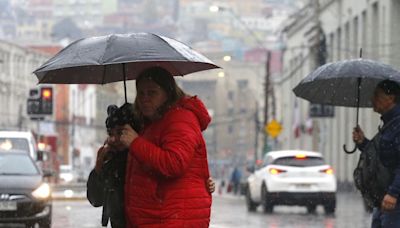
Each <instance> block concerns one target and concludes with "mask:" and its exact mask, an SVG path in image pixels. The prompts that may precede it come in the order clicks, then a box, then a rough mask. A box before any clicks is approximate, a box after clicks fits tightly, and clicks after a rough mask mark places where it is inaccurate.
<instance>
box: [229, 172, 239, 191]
mask: <svg viewBox="0 0 400 228" xmlns="http://www.w3.org/2000/svg"><path fill="white" fill-rule="evenodd" d="M241 179H242V172H241V171H240V169H239V168H238V167H237V166H236V167H235V168H234V169H233V171H232V174H231V179H230V182H229V184H230V185H231V187H230V188H231V190H232V192H233V194H235V195H236V194H237V193H238V192H239V190H240V180H241Z"/></svg>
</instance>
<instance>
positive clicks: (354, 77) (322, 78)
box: [293, 58, 400, 153]
mask: <svg viewBox="0 0 400 228" xmlns="http://www.w3.org/2000/svg"><path fill="white" fill-rule="evenodd" d="M383 80H392V81H395V82H397V83H399V84H400V72H399V71H397V70H395V69H394V68H393V67H391V66H390V65H387V64H384V63H381V62H377V61H373V60H369V59H361V58H360V59H351V60H343V61H338V62H333V63H327V64H325V65H322V66H320V67H319V68H317V69H316V70H315V71H313V72H311V73H310V74H309V75H307V77H305V78H304V79H303V80H302V81H301V82H300V83H299V84H298V85H297V86H296V87H295V88H294V89H293V92H294V93H295V94H296V96H298V97H301V98H303V99H306V100H308V101H310V102H311V103H315V104H325V105H333V106H345V107H356V108H357V120H356V126H357V125H358V115H359V108H360V107H372V103H371V97H372V96H373V93H374V90H375V87H376V86H377V84H378V83H379V82H381V81H383ZM343 149H344V151H345V152H346V153H353V152H354V151H356V148H354V149H353V150H351V151H348V150H347V149H346V146H345V145H343Z"/></svg>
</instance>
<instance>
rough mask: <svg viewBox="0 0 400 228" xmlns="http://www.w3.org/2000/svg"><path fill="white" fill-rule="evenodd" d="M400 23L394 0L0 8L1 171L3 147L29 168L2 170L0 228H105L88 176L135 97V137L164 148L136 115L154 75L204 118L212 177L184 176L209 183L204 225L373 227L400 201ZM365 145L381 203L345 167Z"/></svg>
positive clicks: (355, 163)
mask: <svg viewBox="0 0 400 228" xmlns="http://www.w3.org/2000/svg"><path fill="white" fill-rule="evenodd" d="M399 20H400V3H399V2H398V1H395V0H391V1H384V0H370V1H359V0H347V1H341V0H279V1H278V0H248V1H243V0H218V1H211V0H130V1H128V0H90V1H89V0H88V1H82V0H70V1H62V0H40V1H38V0H0V82H1V83H0V104H1V105H2V108H1V109H0V114H1V117H2V118H0V171H2V170H1V169H2V168H3V165H2V164H8V163H9V164H12V162H11V161H10V162H7V160H6V158H7V155H9V154H12V153H15V154H25V155H26V156H27V157H28V158H29V159H31V160H32V164H33V165H34V166H35V167H37V170H38V171H37V173H35V175H33V176H34V177H25V176H26V173H25V176H24V175H22V174H24V173H23V172H22V173H14V174H15V175H14V174H13V175H12V176H11V177H10V176H9V174H7V172H10V171H7V172H6V171H5V172H4V173H0V180H1V181H0V182H1V183H3V184H0V215H1V216H0V227H56V228H57V227H66V228H68V227H71V228H72V227H100V226H101V223H102V213H103V210H102V207H94V206H92V205H91V202H89V200H88V198H87V190H88V188H87V183H88V179H89V176H90V174H91V173H92V172H93V171H95V167H96V164H97V159H98V152H99V148H101V147H102V146H104V145H105V144H107V142H108V141H106V139H108V137H110V131H109V130H110V129H107V126H106V119H107V117H109V113H108V112H107V109H108V107H109V106H110V105H116V106H117V107H121V106H122V105H124V104H125V103H134V102H136V103H135V108H136V109H135V111H137V112H135V117H138V116H136V115H139V114H140V115H142V116H140V115H139V117H140V118H142V119H141V121H142V122H141V124H142V125H143V126H142V128H141V130H142V131H141V132H138V136H139V137H149V138H150V141H151V140H154V141H157V143H159V144H160V145H157V146H159V147H160V148H161V149H163V146H165V144H164V143H165V142H164V141H163V139H162V137H160V138H157V137H158V136H157V137H156V136H151V137H150V136H148V135H146V134H145V133H144V132H145V131H144V129H145V128H146V129H147V127H148V126H149V122H146V121H147V120H146V121H144V118H145V117H143V113H139V111H138V110H139V108H138V107H139V105H138V103H137V102H139V101H137V97H138V94H139V92H140V90H139V92H137V91H136V79H137V78H138V77H139V75H140V74H141V73H142V72H143V71H145V70H146V69H148V68H149V67H161V68H163V69H165V70H167V71H168V72H169V73H170V74H171V75H172V76H173V79H175V81H176V83H177V86H179V88H182V90H183V91H184V92H185V94H186V95H188V96H194V97H196V98H198V99H199V100H201V101H202V102H203V103H204V106H205V109H206V111H207V113H208V115H209V116H210V118H211V122H210V123H209V125H208V126H207V128H206V129H205V130H204V131H202V134H200V133H199V134H198V135H201V136H202V139H204V146H205V148H206V151H205V152H206V159H204V161H206V163H205V164H204V165H203V164H202V165H201V167H202V168H204V169H205V170H206V171H207V172H206V173H207V174H206V175H202V174H201V175H200V174H198V173H196V175H194V176H195V177H196V178H197V177H200V176H201V178H202V179H204V183H206V182H207V181H208V177H210V178H212V180H213V184H214V187H215V189H214V190H212V193H211V194H210V195H211V198H212V203H211V206H210V207H209V208H208V209H210V211H211V213H210V215H209V216H208V215H207V216H206V217H207V219H209V222H208V227H214V228H225V227H238V228H239V227H271V228H280V227H318V228H319V227H324V228H333V227H360V228H364V227H371V223H372V218H373V213H375V215H378V214H379V213H382V214H385V210H390V208H389V207H393V208H395V209H398V208H400V201H398V200H397V197H398V196H400V192H397V190H396V189H400V181H398V180H400V176H398V175H399V174H397V173H395V172H394V171H393V170H398V168H400V161H397V159H399V157H400V156H397V155H396V153H400V151H398V150H399V148H400V125H398V124H397V122H399V124H400V121H398V120H397V115H400V106H399V105H398V104H397V103H398V102H399V101H400V99H398V98H397V96H400V90H399V93H397V89H398V85H397V84H399V85H400V60H399V58H398V57H399V56H400V53H397V52H399V51H398V50H399V48H398V47H400V39H399V38H398V37H399V35H400V27H399V26H395V25H397V24H398V21H399ZM387 80H388V81H389V84H387V83H386V81H387ZM384 82H385V83H384ZM391 82H393V83H394V84H390V83H391ZM160 88H161V87H160ZM399 88H400V87H399ZM176 104H178V103H176ZM176 104H175V103H174V104H172V105H169V106H168V108H171V107H175V106H173V105H176ZM398 109H399V112H397V110H398ZM161 110H162V109H161V108H160V107H158V108H157V111H159V112H160V113H161ZM138 113H139V114H138ZM139 117H138V118H139ZM132 118H134V117H132ZM187 118H189V117H187ZM185 120H186V117H185ZM177 121H178V120H177ZM179 121H181V120H179ZM182 121H183V120H182ZM199 123H200V124H201V121H199ZM194 125H195V126H197V125H198V123H195V124H193V126H191V127H192V128H195V127H194ZM135 132H136V131H135ZM121 135H122V133H121ZM185 136H186V135H185ZM182 138H183V137H182ZM358 139H359V140H358ZM148 140H149V139H148ZM200 141H201V142H203V141H202V140H200ZM152 143H153V142H152ZM176 145H177V146H176V149H177V150H178V151H184V150H185V149H186V146H187V145H186V144H184V145H183V144H182V145H181V144H179V143H177V144H176ZM374 145H378V146H376V147H374ZM373 147H374V148H373ZM196 149H198V148H197V147H196ZM165 151H166V152H171V151H169V150H165ZM376 151H378V152H376ZM21 152H22V153H21ZM364 152H365V153H364ZM374 152H376V153H377V154H372V155H373V157H377V158H379V159H376V160H374V164H375V165H376V164H377V163H378V165H381V163H382V166H383V167H384V169H385V170H386V169H387V170H389V171H390V175H391V176H390V177H391V178H390V183H389V184H387V183H384V184H383V185H385V186H384V187H382V188H383V189H384V190H382V191H380V192H379V194H378V196H372V198H374V197H375V198H379V199H375V198H374V199H373V200H375V201H376V202H375V201H374V202H372V201H373V200H371V199H370V198H371V194H372V193H371V192H373V190H370V189H368V190H365V191H363V190H361V189H360V187H359V185H358V182H357V181H358V180H359V179H357V178H358V177H357V176H356V174H354V170H355V169H356V168H357V167H360V166H362V165H364V164H365V162H364V163H363V162H362V161H364V160H363V159H368V158H363V156H361V155H362V154H364V155H365V154H367V153H368V154H369V153H374ZM172 157H173V156H172ZM364 157H365V156H364ZM367 157H368V156H367ZM370 157H371V156H370ZM175 158H177V157H175ZM2 159H4V160H2ZM171 159H172V158H171ZM177 159H178V160H179V158H177ZM196 159H197V158H193V160H190V162H189V163H188V165H187V166H188V167H190V168H188V169H187V170H185V172H189V171H191V170H193V169H196V168H197V163H196V162H197V160H196ZM128 160H129V159H128ZM139 160H140V159H139ZM172 160H173V159H172ZM360 161H361V162H360ZM179 162H183V161H181V160H179ZM367 163H368V162H367ZM19 164H22V163H18V164H16V165H19ZM126 164H129V162H128V161H127V162H126ZM138 164H139V166H140V167H141V169H142V170H144V172H149V173H152V172H153V171H154V170H152V168H154V167H151V168H149V167H147V166H146V165H147V164H144V162H143V164H142V163H140V162H138ZM179 164H181V163H179ZM164 165H165V164H162V165H161V166H163V167H164ZM26 166H27V167H28V166H29V165H28V164H26ZM142 166H143V167H142ZM365 166H366V165H365ZM365 166H364V169H363V175H364V176H363V178H361V179H362V180H363V181H365V179H368V178H373V177H371V176H373V174H370V173H368V172H367V171H365V170H368V168H365ZM175 168H176V167H175ZM149 170H151V171H149ZM155 170H157V169H155ZM188 170H189V171H188ZM374 170H375V169H374ZM154 172H156V171H154ZM374 172H375V171H374ZM374 172H372V173H374ZM379 172H380V171H376V172H375V173H377V174H378V179H379V177H382V179H384V178H383V177H384V175H383V174H380V173H379ZM365 173H368V175H367V174H365ZM20 175H21V176H24V177H19V176H20ZM125 175H126V176H124V177H127V176H128V174H125ZM151 175H153V173H152V174H151ZM151 175H150V176H151ZM157 175H161V176H162V177H163V178H165V180H164V179H163V181H166V182H167V181H174V180H175V179H174V178H175V177H174V178H171V177H169V176H168V177H167V176H165V177H164V176H163V175H164V174H162V173H161V174H158V173H157ZM379 175H380V176H379ZM36 176H37V177H36ZM182 176H184V175H182ZM191 177H192V176H191ZM23 178H26V179H23ZM176 178H181V176H180V177H176ZM374 178H376V177H374ZM22 179H23V180H22ZM36 179H37V182H35V181H36ZM171 179H174V180H171ZM21 180H22V181H21ZM124 180H125V179H124ZM145 180H146V181H149V182H150V181H151V180H152V179H151V178H150V177H147V179H145ZM368 180H370V179H368ZM377 182H378V181H377V180H376V179H373V181H371V182H370V184H367V185H370V186H369V187H371V188H373V187H374V186H372V185H375V184H376V183H377ZM29 183H32V184H30V186H27V185H28V184H29ZM157 183H158V186H157V184H155V185H154V186H157V187H155V188H157V190H155V191H156V192H157V196H156V197H160V199H157V200H159V201H160V202H163V200H164V199H163V198H162V197H167V196H166V195H167V194H165V195H163V193H164V192H162V191H164V189H162V187H160V186H161V185H162V184H164V182H162V181H160V182H157ZM168 183H172V182H168ZM196 183H198V182H196ZM10 186H11V187H10ZM14 186H16V188H18V191H16V190H15V189H14V190H13V189H12V188H13V187H14ZM21 186H25V187H24V188H22V187H21ZM32 186H33V187H32ZM43 186H50V190H49V193H48V194H47V195H46V192H44V193H43V192H42V191H39V190H43V189H46V188H45V187H43ZM185 187H186V186H185ZM208 187H209V186H208V184H205V185H204V189H207V188H208ZM397 187H398V188H397ZM10 188H11V190H10ZM31 188H32V189H31ZM21 189H24V191H27V192H26V193H23V194H22V193H19V191H22V190H21ZM26 189H29V190H26ZM204 189H202V190H204ZM102 190H103V189H102V188H99V191H102ZM207 190H208V189H207ZM33 192H35V194H33ZM38 192H40V193H41V194H43V195H41V194H39V193H38ZM189 193H190V192H185V194H183V195H182V197H186V196H187V195H190V194H189ZM180 194H182V193H180ZM34 195H36V196H37V197H36V196H34ZM210 195H208V196H210ZM42 196H43V197H42ZM24 197H25V198H24ZM41 197H42V198H41ZM198 197H199V198H201V197H200V196H198ZM22 198H24V199H28V198H29V199H30V200H32V202H30V203H32V205H36V204H40V206H39V207H40V211H39V212H33V210H30V211H29V212H26V210H24V208H26V206H24V205H23V200H21V199H22ZM201 199H204V197H203V198H201ZM38 202H39V203H38ZM371 202H372V203H371ZM377 202H379V203H377ZM149 206H154V205H149ZM32 207H33V206H32ZM160 208H161V207H160ZM373 208H375V209H376V210H374V211H373ZM388 208H389V209H388ZM163 209H164V208H163ZM164 211H165V210H164ZM186 212H187V213H189V214H190V213H192V212H193V211H190V210H187V211H186ZM23 213H27V214H26V215H24V216H19V215H21V214H23ZM29 213H30V214H29ZM32 213H36V214H32ZM11 214H12V215H11ZM192 214H195V213H194V212H193V213H192ZM38 216H39V217H40V218H38ZM171 216H172V217H174V216H175V217H176V216H178V215H176V214H174V215H171ZM23 217H29V218H30V219H28V220H24V219H23ZM378 217H379V216H378ZM398 217H399V221H397V220H395V221H396V222H398V224H400V215H399V216H398ZM163 219H165V220H168V218H163ZM160 220H162V219H160ZM393 224H396V223H393ZM164 225H165V224H164ZM394 226H395V225H394ZM399 226H400V225H399ZM107 227H112V226H111V224H110V223H108V224H107Z"/></svg>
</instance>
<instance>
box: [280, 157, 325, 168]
mask: <svg viewBox="0 0 400 228" xmlns="http://www.w3.org/2000/svg"><path fill="white" fill-rule="evenodd" d="M273 164H274V165H284V166H295V167H308V166H320V165H324V164H325V162H324V160H323V159H322V158H321V157H305V158H296V157H283V158H278V159H276V160H275V161H274V162H273Z"/></svg>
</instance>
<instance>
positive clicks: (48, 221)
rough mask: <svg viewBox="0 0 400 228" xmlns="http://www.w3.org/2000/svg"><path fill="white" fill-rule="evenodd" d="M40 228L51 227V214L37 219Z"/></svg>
mask: <svg viewBox="0 0 400 228" xmlns="http://www.w3.org/2000/svg"><path fill="white" fill-rule="evenodd" d="M39 227H40V228H51V214H50V216H48V217H47V218H45V219H42V220H40V221H39Z"/></svg>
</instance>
